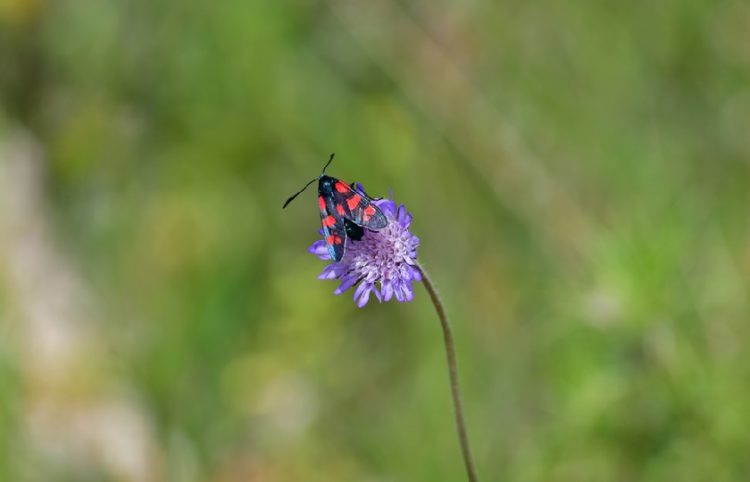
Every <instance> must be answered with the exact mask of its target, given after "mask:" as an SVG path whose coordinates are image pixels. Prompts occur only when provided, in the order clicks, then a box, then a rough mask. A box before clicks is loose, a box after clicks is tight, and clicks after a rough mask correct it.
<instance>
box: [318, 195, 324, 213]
mask: <svg viewBox="0 0 750 482" xmlns="http://www.w3.org/2000/svg"><path fill="white" fill-rule="evenodd" d="M318 206H320V210H321V211H322V212H326V200H325V199H323V196H318Z"/></svg>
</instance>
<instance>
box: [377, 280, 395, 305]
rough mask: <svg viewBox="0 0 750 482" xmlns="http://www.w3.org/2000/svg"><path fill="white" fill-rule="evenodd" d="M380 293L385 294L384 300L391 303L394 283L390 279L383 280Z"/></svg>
mask: <svg viewBox="0 0 750 482" xmlns="http://www.w3.org/2000/svg"><path fill="white" fill-rule="evenodd" d="M380 291H382V292H383V300H384V301H389V300H390V299H391V298H393V282H392V281H391V280H389V279H386V280H383V281H382V282H381V283H380Z"/></svg>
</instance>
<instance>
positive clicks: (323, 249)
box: [307, 239, 331, 259]
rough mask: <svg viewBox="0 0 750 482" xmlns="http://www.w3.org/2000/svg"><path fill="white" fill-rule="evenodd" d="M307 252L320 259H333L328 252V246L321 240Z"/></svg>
mask: <svg viewBox="0 0 750 482" xmlns="http://www.w3.org/2000/svg"><path fill="white" fill-rule="evenodd" d="M307 252H308V253H311V254H314V255H315V256H317V257H318V258H320V259H331V253H330V252H328V246H327V245H326V242H325V241H323V240H322V239H319V240H318V241H315V242H314V243H313V244H312V245H310V247H309V248H307Z"/></svg>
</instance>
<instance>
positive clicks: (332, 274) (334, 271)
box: [318, 264, 339, 279]
mask: <svg viewBox="0 0 750 482" xmlns="http://www.w3.org/2000/svg"><path fill="white" fill-rule="evenodd" d="M338 277H339V273H338V265H336V264H329V265H328V266H326V267H325V268H323V271H321V272H320V274H319V275H318V279H336V278H338Z"/></svg>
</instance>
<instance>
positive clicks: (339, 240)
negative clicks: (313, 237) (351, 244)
mask: <svg viewBox="0 0 750 482" xmlns="http://www.w3.org/2000/svg"><path fill="white" fill-rule="evenodd" d="M318 204H319V205H320V222H321V224H322V225H323V239H324V240H325V242H326V246H327V247H328V253H329V254H330V255H331V259H333V260H334V261H337V262H338V261H341V258H343V257H344V251H345V250H346V238H347V229H346V224H345V222H346V219H345V218H344V216H342V215H341V213H340V212H339V211H338V210H337V209H336V205H335V201H334V200H333V199H332V197H331V196H326V197H324V196H319V197H318Z"/></svg>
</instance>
